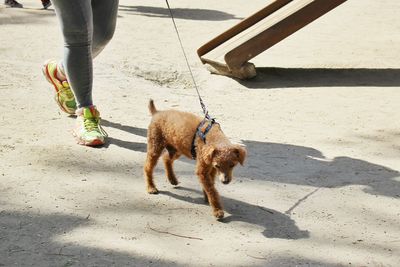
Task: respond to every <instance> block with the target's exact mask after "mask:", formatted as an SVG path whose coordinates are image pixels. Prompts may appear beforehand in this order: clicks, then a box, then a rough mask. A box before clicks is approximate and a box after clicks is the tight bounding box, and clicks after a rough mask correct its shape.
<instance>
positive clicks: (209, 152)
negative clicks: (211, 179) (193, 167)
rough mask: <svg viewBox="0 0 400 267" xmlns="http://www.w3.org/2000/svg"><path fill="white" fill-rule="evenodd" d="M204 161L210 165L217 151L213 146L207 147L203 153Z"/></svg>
mask: <svg viewBox="0 0 400 267" xmlns="http://www.w3.org/2000/svg"><path fill="white" fill-rule="evenodd" d="M204 152H205V153H204V157H205V161H206V162H207V163H208V164H211V162H212V160H213V158H214V156H215V155H216V154H217V149H216V148H215V147H214V146H207V147H206V148H205V151H204Z"/></svg>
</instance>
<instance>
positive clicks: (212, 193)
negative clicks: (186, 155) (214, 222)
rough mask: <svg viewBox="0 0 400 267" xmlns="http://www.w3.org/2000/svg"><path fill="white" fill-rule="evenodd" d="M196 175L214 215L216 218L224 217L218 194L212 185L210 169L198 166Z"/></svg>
mask: <svg viewBox="0 0 400 267" xmlns="http://www.w3.org/2000/svg"><path fill="white" fill-rule="evenodd" d="M200 165H201V164H200ZM197 175H198V176H199V179H200V183H201V185H202V186H203V192H204V195H205V198H206V200H208V202H209V203H210V206H211V208H212V209H213V214H214V216H215V217H216V218H218V219H222V218H223V217H224V211H223V210H222V205H221V202H220V198H219V194H218V192H217V189H215V186H214V177H213V175H212V170H210V169H209V168H203V167H202V166H198V168H197ZM214 176H215V175H214Z"/></svg>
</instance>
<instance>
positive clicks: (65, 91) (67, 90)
mask: <svg viewBox="0 0 400 267" xmlns="http://www.w3.org/2000/svg"><path fill="white" fill-rule="evenodd" d="M62 86H63V89H62V90H60V91H58V94H60V93H63V94H65V95H66V96H67V97H68V99H71V98H75V96H74V93H73V92H72V90H71V87H69V84H68V82H63V83H62Z"/></svg>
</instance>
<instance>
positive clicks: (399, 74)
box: [238, 68, 400, 89]
mask: <svg viewBox="0 0 400 267" xmlns="http://www.w3.org/2000/svg"><path fill="white" fill-rule="evenodd" d="M238 82H239V83H240V84H242V85H243V86H246V87H247V88H250V89H273V88H291V87H294V88H297V87H351V86H379V87H395V86H400V69H365V68H364V69H362V68H360V69H329V68H310V69H307V68H257V76H256V77H255V78H253V79H250V80H247V81H241V80H238Z"/></svg>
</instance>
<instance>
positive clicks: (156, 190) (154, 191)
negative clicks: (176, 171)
mask: <svg viewBox="0 0 400 267" xmlns="http://www.w3.org/2000/svg"><path fill="white" fill-rule="evenodd" d="M147 193H149V194H153V195H154V194H158V189H157V188H155V187H148V188H147Z"/></svg>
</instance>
